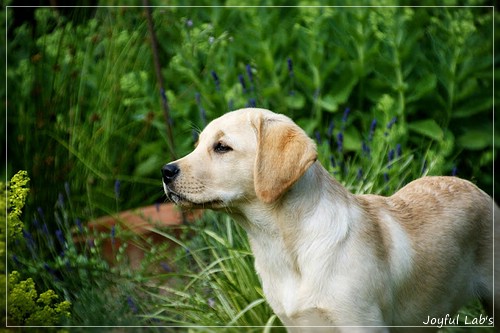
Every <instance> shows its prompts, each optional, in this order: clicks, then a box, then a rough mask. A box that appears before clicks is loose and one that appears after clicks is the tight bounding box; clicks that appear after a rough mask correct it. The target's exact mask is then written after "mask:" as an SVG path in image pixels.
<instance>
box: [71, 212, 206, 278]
mask: <svg viewBox="0 0 500 333" xmlns="http://www.w3.org/2000/svg"><path fill="white" fill-rule="evenodd" d="M202 214H203V211H202V210H194V211H190V212H184V213H182V212H181V211H180V210H179V208H178V207H176V206H174V205H173V204H171V203H165V204H157V205H151V206H147V207H140V208H137V209H131V210H127V211H123V212H120V213H117V214H115V215H109V216H103V217H100V218H98V219H96V220H94V221H91V222H89V223H88V224H87V227H88V229H89V234H93V231H98V232H104V233H111V232H112V231H111V230H112V228H113V226H115V225H119V226H120V229H121V230H123V231H125V230H128V231H131V232H132V233H134V234H136V235H138V236H141V238H142V239H152V241H153V244H161V243H165V242H167V243H169V246H168V248H167V251H171V250H172V249H173V248H174V247H175V246H176V244H175V243H174V242H172V241H170V240H168V239H167V238H165V237H164V236H161V235H158V234H157V233H155V232H154V231H152V229H162V230H163V231H165V228H169V227H173V226H177V225H180V224H182V223H184V222H192V221H194V220H195V219H198V218H199V217H201V215H202ZM167 232H168V233H169V234H171V235H172V236H174V237H178V236H179V230H177V229H175V228H171V230H167ZM88 240H89V239H85V240H83V239H82V238H81V237H77V236H76V237H75V242H78V243H82V241H83V242H87V241H88ZM123 242H127V243H128V244H127V248H126V251H125V254H126V256H127V258H128V260H129V263H130V266H131V267H132V268H133V269H135V268H138V267H140V264H141V261H142V259H143V258H144V255H145V253H146V251H148V250H149V249H148V248H147V246H144V244H141V245H140V246H138V244H137V243H136V242H131V241H127V240H122V239H120V237H119V235H116V236H115V237H113V238H111V237H110V238H107V239H105V240H104V241H103V242H102V243H101V245H100V247H101V251H102V254H103V257H104V258H105V259H106V260H107V261H108V262H109V263H110V264H112V265H113V264H115V263H116V252H117V249H119V248H120V246H121V245H122V244H123ZM166 264H167V265H168V266H169V267H172V266H171V265H170V263H166Z"/></svg>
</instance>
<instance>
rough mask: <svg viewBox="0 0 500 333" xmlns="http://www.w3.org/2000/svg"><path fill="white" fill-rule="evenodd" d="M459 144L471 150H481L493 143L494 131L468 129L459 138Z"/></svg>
mask: <svg viewBox="0 0 500 333" xmlns="http://www.w3.org/2000/svg"><path fill="white" fill-rule="evenodd" d="M457 144H458V145H459V146H460V147H462V148H464V149H469V150H481V149H485V148H487V147H491V146H492V145H493V133H492V132H491V131H484V130H480V129H468V130H467V132H465V133H464V134H462V135H461V136H459V137H458V139H457Z"/></svg>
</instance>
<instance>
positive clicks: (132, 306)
mask: <svg viewBox="0 0 500 333" xmlns="http://www.w3.org/2000/svg"><path fill="white" fill-rule="evenodd" d="M127 304H128V306H129V308H130V310H132V312H133V313H137V312H139V309H137V305H135V302H134V300H133V299H132V296H127Z"/></svg>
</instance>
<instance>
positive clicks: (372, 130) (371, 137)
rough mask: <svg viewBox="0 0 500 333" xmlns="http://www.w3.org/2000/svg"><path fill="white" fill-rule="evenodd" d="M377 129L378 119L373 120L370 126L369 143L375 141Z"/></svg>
mask: <svg viewBox="0 0 500 333" xmlns="http://www.w3.org/2000/svg"><path fill="white" fill-rule="evenodd" d="M376 127H377V119H373V120H372V123H371V125H370V134H369V135H368V141H372V140H373V135H374V134H375V128H376Z"/></svg>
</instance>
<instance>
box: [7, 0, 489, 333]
mask: <svg viewBox="0 0 500 333" xmlns="http://www.w3.org/2000/svg"><path fill="white" fill-rule="evenodd" d="M176 4H180V2H175V1H174V2H172V3H171V5H173V6H174V7H161V8H153V10H152V14H153V19H154V23H155V32H156V34H157V37H158V41H159V50H158V56H159V59H160V61H161V67H162V68H161V73H162V75H163V78H164V80H165V89H166V91H165V92H164V94H162V92H160V91H159V89H158V88H157V83H156V78H155V76H154V71H153V64H152V61H151V60H152V51H151V48H150V44H149V38H150V36H149V32H148V30H147V25H146V20H145V16H144V12H143V9H142V8H109V7H108V8H97V9H88V11H89V12H88V15H86V16H85V19H81V20H80V19H79V20H72V19H70V18H69V17H68V16H66V15H63V14H62V12H59V11H55V10H53V9H51V8H38V9H36V11H35V20H36V25H34V26H31V25H28V24H23V25H21V26H19V27H17V28H16V30H12V29H11V26H12V24H11V21H12V19H11V18H12V12H11V11H9V12H7V11H6V13H5V15H6V16H7V18H8V20H7V21H8V22H7V23H8V24H7V29H8V30H9V31H8V33H9V34H8V38H9V40H8V43H7V51H8V55H9V56H8V58H7V63H8V71H7V84H8V87H9V95H8V96H7V112H8V119H7V121H8V125H9V131H8V142H9V145H8V157H9V160H8V168H9V169H11V170H17V169H23V170H28V171H29V174H30V175H31V176H32V180H31V181H30V186H31V188H32V190H31V195H30V196H29V197H28V199H27V200H28V201H27V207H26V208H25V210H26V211H27V214H25V216H27V218H26V217H25V220H26V221H25V222H26V223H25V228H24V232H23V231H21V229H20V228H19V226H20V225H22V224H19V223H21V222H20V220H19V222H16V223H15V224H16V225H17V227H11V226H10V225H9V232H11V231H12V232H14V233H15V235H16V237H17V238H18V239H19V242H18V243H17V244H14V243H9V246H11V245H15V246H13V248H12V249H11V248H9V251H10V250H12V254H13V256H12V257H10V258H8V260H9V265H12V267H15V269H16V270H18V271H19V272H20V273H21V275H22V276H27V277H31V278H32V280H33V282H34V283H36V285H37V286H44V287H45V288H46V289H52V290H54V291H55V292H56V293H57V294H59V295H64V297H65V299H68V300H70V301H71V303H72V316H71V318H69V319H67V320H68V321H69V322H71V323H72V324H76V325H96V324H100V325H113V324H116V325H137V324H144V323H146V324H148V325H149V324H151V325H156V324H160V325H171V324H177V325H223V326H224V325H229V326H231V325H256V324H258V325H263V326H265V329H264V330H266V331H270V330H273V331H274V329H272V328H271V326H272V325H278V326H279V320H278V319H277V318H276V316H274V315H273V314H272V312H271V310H270V309H269V307H268V306H267V305H266V303H265V302H264V301H263V295H262V291H261V289H260V284H259V281H258V278H257V276H256V275H255V272H254V271H253V268H252V267H253V263H252V259H251V255H250V250H249V246H248V242H247V240H246V236H245V235H244V232H243V231H242V230H241V228H240V227H239V226H236V225H233V224H231V223H230V222H229V220H228V219H227V218H226V217H222V216H220V215H216V214H212V213H209V214H207V215H206V216H205V217H204V218H203V220H202V221H200V222H199V223H200V226H197V227H188V226H184V227H182V228H181V229H182V230H183V231H184V232H185V233H186V238H182V239H181V240H179V239H176V238H175V237H173V236H172V234H171V233H169V232H164V231H159V234H161V235H162V236H164V237H165V238H166V239H169V240H172V241H174V242H176V243H177V244H179V245H180V250H179V251H178V253H176V255H175V260H174V261H175V262H174V265H173V267H175V269H176V272H164V273H162V274H159V273H158V272H157V271H154V272H151V271H149V270H148V268H147V267H151V266H154V267H158V266H159V265H160V264H162V263H164V262H167V261H168V259H171V258H169V256H172V255H171V254H170V253H168V252H167V251H166V247H161V246H156V245H152V243H151V242H150V241H149V240H147V239H141V238H137V237H136V236H133V235H126V232H125V231H124V230H122V229H121V228H120V227H117V228H116V230H115V232H116V237H118V235H119V236H120V237H125V238H127V237H129V238H127V239H129V240H132V241H133V242H134V243H135V244H137V245H138V246H140V247H143V248H147V249H151V251H150V252H149V253H148V255H147V256H146V258H145V260H144V261H143V265H142V266H141V268H140V269H139V271H132V270H131V269H130V267H129V266H128V258H127V256H126V253H125V245H120V246H117V247H116V248H114V249H113V251H114V252H113V256H114V257H115V259H116V261H117V263H118V264H117V265H116V266H110V265H109V264H108V263H107V262H106V261H105V260H104V259H103V253H102V251H101V247H100V245H101V244H102V243H104V242H106V241H109V240H110V239H111V237H112V236H111V235H112V232H111V230H110V231H108V232H102V231H100V232H96V231H92V230H90V229H89V228H87V227H86V226H85V221H88V220H92V219H93V218H94V217H95V216H99V215H102V214H110V213H111V212H114V211H116V210H118V209H122V208H130V207H136V206H138V205H143V204H144V203H151V202H154V201H157V200H158V199H159V198H160V195H161V186H160V185H159V184H160V183H159V169H160V167H161V165H162V164H163V163H165V162H167V161H170V160H172V159H173V156H170V154H169V153H168V152H169V151H170V150H171V149H170V148H174V150H175V152H176V155H177V156H182V155H184V154H186V153H188V152H189V151H190V150H191V149H192V146H193V143H194V142H195V141H196V139H197V132H198V131H199V130H200V129H201V128H203V127H204V126H205V125H206V124H207V122H208V121H210V120H211V119H214V118H216V117H218V116H220V115H222V114H223V113H225V112H227V111H229V110H233V109H237V108H241V107H245V106H257V107H264V108H269V109H271V110H273V111H275V112H280V113H284V114H287V115H288V116H290V117H292V118H293V119H294V120H295V121H296V122H297V123H298V124H299V125H300V126H301V127H302V128H304V129H305V130H306V131H307V133H308V134H309V135H310V136H311V137H315V138H316V141H317V143H318V149H319V157H320V159H321V162H322V163H323V165H324V166H325V167H326V168H327V169H328V170H329V171H330V172H331V173H332V174H333V175H334V177H336V178H337V179H338V180H339V181H340V182H341V183H342V184H344V185H345V186H346V187H347V188H349V189H350V190H351V191H353V192H355V193H378V194H384V195H389V194H391V193H393V192H394V191H395V190H397V189H399V188H400V187H401V186H403V185H404V184H406V183H407V182H409V181H410V180H413V179H415V178H418V177H420V176H422V175H427V174H441V175H442V174H458V175H459V176H461V177H464V178H468V179H473V180H474V181H476V182H477V183H478V185H479V186H480V187H481V188H483V189H484V190H485V191H487V192H489V193H491V192H492V191H493V189H492V186H493V185H494V184H493V179H492V173H493V160H494V156H495V154H496V152H497V149H498V145H495V143H494V140H493V139H494V137H498V130H497V129H496V130H495V132H494V131H493V117H492V106H493V96H492V93H491V92H492V91H493V73H492V68H496V65H497V63H498V59H496V58H493V56H492V54H493V52H492V51H493V31H492V26H497V25H498V18H496V21H495V22H493V19H494V18H493V13H492V9H491V8H484V7H483V8H480V7H468V8H464V7H448V8H444V7H373V8H359V7H357V8H355V7H352V8H347V7H308V5H312V4H318V5H321V4H320V3H315V2H314V1H312V2H311V1H302V2H300V3H299V4H300V5H306V6H305V7H300V8H299V7H295V8H283V7H274V8H269V7H267V8H266V7H253V8H250V7H247V8H241V7H240V8H237V7H231V8H229V7H228V8H226V7H206V8H202V9H198V8H187V7H175V5H176ZM222 4H226V5H236V6H237V5H239V3H237V2H235V1H232V0H227V1H223V2H222ZM343 4H349V2H347V3H343ZM366 4H367V5H374V4H375V5H398V4H408V3H407V1H405V0H401V1H378V2H377V3H372V2H370V3H366ZM446 4H447V5H456V4H458V2H457V1H454V0H450V1H447V2H446ZM475 4H478V5H481V4H486V2H485V1H481V0H477V1H475ZM200 5H212V3H211V2H210V1H201V2H200ZM271 32H272V33H271ZM494 94H496V92H494ZM495 96H496V95H495ZM162 100H165V101H166V102H167V103H168V105H169V107H170V110H171V118H170V119H165V116H164V114H163V112H162V110H161V103H162ZM166 122H169V123H170V124H172V125H173V128H174V133H173V134H174V138H175V143H174V147H169V141H168V139H167V137H168V134H167V133H166V131H167V126H166ZM22 179H23V178H22V177H21V179H20V180H19V184H22ZM117 180H118V181H117ZM63 184H64V185H63ZM116 184H118V185H120V186H118V190H117V185H116ZM25 185H26V184H24V185H21V186H18V191H21V189H24V190H25V189H26V188H25ZM63 187H64V191H62V192H63V193H65V195H61V194H59V196H58V193H59V192H61V188H63ZM70 187H71V193H72V194H71V195H70V191H69V188H70ZM26 193H27V192H26ZM20 198H21V197H19V198H17V199H15V200H14V201H16V200H17V202H18V203H21V201H20ZM56 198H57V203H56V205H55V206H54V201H56V200H55V199H56ZM23 201H24V199H23ZM9 202H10V201H9ZM9 205H10V203H9ZM12 211H14V210H12ZM44 212H45V213H44ZM46 212H49V213H46ZM17 216H18V217H19V218H20V217H21V215H20V214H19V215H17ZM80 220H81V221H83V222H80ZM10 221H11V220H10V218H9V223H11V222H10ZM12 221H17V220H15V219H13V220H12ZM193 231H194V233H192V232H193ZM3 234H4V235H5V233H3ZM20 234H22V235H23V237H22V238H20V237H19V235H20ZM193 235H196V236H193ZM75 236H76V237H77V238H78V239H83V240H84V241H83V243H82V242H80V241H76V240H75V238H74V237H75ZM9 237H10V234H9ZM61 237H62V238H61ZM90 239H93V240H94V243H89V242H88V241H89V240H90ZM92 244H93V245H92ZM26 281H28V280H26ZM116 285H119V286H120V288H117V287H115V286H116ZM151 285H162V286H164V285H168V287H161V288H159V289H158V288H152V289H151ZM129 296H130V298H129ZM47 297H48V298H50V297H51V296H50V295H48V296H47ZM53 302H54V300H53ZM52 304H53V303H52ZM36 305H39V304H36ZM471 311H473V312H474V313H476V312H477V311H479V310H478V309H476V308H474V309H472V310H471ZM108 314H109V315H108ZM140 315H143V316H144V317H143V318H139V317H138V316H140ZM280 329H281V328H280V327H278V328H276V330H278V331H279V330H280ZM208 330H210V329H208ZM228 330H233V328H228ZM256 330H259V329H256ZM234 331H239V329H234Z"/></svg>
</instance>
